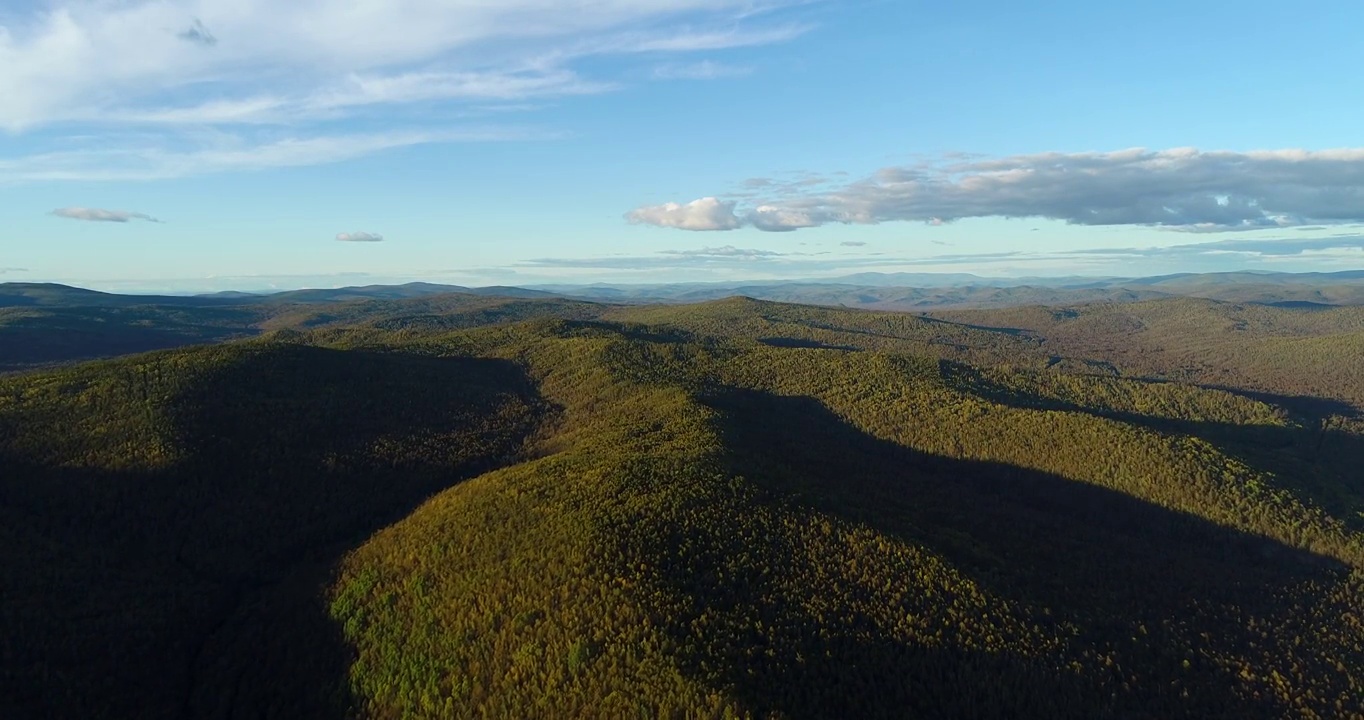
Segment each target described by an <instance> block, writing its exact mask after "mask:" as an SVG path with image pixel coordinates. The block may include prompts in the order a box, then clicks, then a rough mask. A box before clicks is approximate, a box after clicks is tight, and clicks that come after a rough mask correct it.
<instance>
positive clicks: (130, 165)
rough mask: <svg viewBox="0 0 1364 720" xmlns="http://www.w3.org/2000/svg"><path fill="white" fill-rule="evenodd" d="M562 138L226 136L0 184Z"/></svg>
mask: <svg viewBox="0 0 1364 720" xmlns="http://www.w3.org/2000/svg"><path fill="white" fill-rule="evenodd" d="M557 136H558V135H557V134H556V133H548V132H544V131H539V130H534V129H524V128H515V127H507V128H470V129H466V130H441V131H418V130H414V131H408V132H389V133H368V134H349V135H322V136H313V137H290V136H285V137H282V138H279V139H274V140H269V141H258V140H252V139H250V138H248V137H244V136H241V135H237V134H232V133H227V134H216V135H213V136H211V138H209V139H203V140H200V141H199V143H198V145H199V146H198V147H194V148H190V149H185V148H183V147H180V145H181V143H166V144H164V145H140V146H131V147H126V148H119V149H104V150H84V151H63V152H54V153H44V154H38V155H30V156H28V157H21V158H16V159H10V160H7V159H3V158H0V185H5V184H14V183H22V182H33V181H54V180H79V181H119V180H124V181H129V180H160V179H166V178H180V177H190V176H195V175H208V174H212V173H218V172H224V171H245V170H261V169H265V168H279V167H301V166H308V165H325V164H328V163H336V162H342V161H345V160H350V159H353V158H358V157H363V156H365V155H370V154H373V153H376V152H381V151H384V150H392V149H395V148H403V147H412V146H415V145H429V144H434V143H455V142H494V141H507V140H543V139H549V138H554V137H557Z"/></svg>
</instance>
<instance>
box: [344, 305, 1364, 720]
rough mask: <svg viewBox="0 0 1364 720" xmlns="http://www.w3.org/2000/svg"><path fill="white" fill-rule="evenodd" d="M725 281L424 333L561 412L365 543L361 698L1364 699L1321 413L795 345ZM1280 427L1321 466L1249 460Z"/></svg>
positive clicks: (637, 701)
mask: <svg viewBox="0 0 1364 720" xmlns="http://www.w3.org/2000/svg"><path fill="white" fill-rule="evenodd" d="M717 305H718V306H719V307H718V311H717V308H716V307H709V308H702V309H701V310H700V313H701V315H702V316H703V318H702V319H703V320H704V321H705V322H707V323H709V322H711V318H714V317H715V315H714V314H715V313H717V312H718V313H719V317H718V318H716V320H715V324H714V325H713V326H712V325H705V326H702V325H698V320H697V318H696V316H695V315H690V316H688V315H680V316H675V317H671V318H670V317H668V316H667V315H666V313H665V312H664V311H656V313H657V314H655V315H652V316H640V315H633V316H632V319H634V320H647V321H649V323H650V324H649V325H647V326H645V325H623V326H613V325H611V324H609V323H551V324H544V323H542V324H535V325H529V326H523V327H520V328H516V329H497V330H476V331H472V332H470V333H464V334H460V335H454V336H447V337H446V338H444V339H441V340H438V341H429V342H425V343H423V344H421V346H420V348H419V351H420V352H423V353H428V354H440V353H441V352H443V351H444V352H456V353H467V352H479V353H483V354H485V355H487V356H491V357H498V358H504V359H509V360H513V361H515V362H516V363H518V364H521V365H523V366H525V367H526V368H527V369H528V372H529V374H530V375H531V376H532V377H533V378H535V379H536V381H537V382H538V386H539V388H540V392H541V394H542V395H543V397H544V398H545V399H546V400H547V401H549V402H551V403H554V404H555V405H556V406H558V407H559V408H560V412H561V415H560V416H559V420H558V423H557V424H556V425H555V426H553V427H552V428H551V429H549V430H547V431H545V433H544V434H543V435H542V437H541V438H540V440H539V452H540V453H541V454H542V455H543V457H540V458H539V459H536V460H533V461H530V462H527V463H523V464H520V465H517V466H514V467H509V468H505V469H502V470H498V471H496V472H494V473H491V474H487V475H484V476H482V477H480V478H478V479H476V480H474V481H471V482H469V483H465V484H463V485H460V486H457V487H455V488H453V489H451V490H449V491H447V492H445V493H443V494H442V495H441V496H439V497H437V498H436V499H434V500H433V501H431V502H429V503H427V504H426V505H424V506H423V507H422V508H420V509H419V510H418V511H417V512H415V513H414V514H413V515H412V516H410V517H408V518H407V519H405V520H403V521H402V522H399V523H397V524H395V525H394V526H392V527H390V528H389V529H387V530H385V531H383V532H382V533H380V534H378V535H376V536H375V537H374V538H373V539H372V540H371V541H369V542H368V543H366V544H365V545H364V546H362V547H361V548H359V549H358V550H356V551H355V552H353V553H352V554H350V555H349V556H348V557H347V559H346V560H345V562H344V564H343V568H342V570H341V574H340V577H339V579H338V581H337V584H336V589H335V591H334V594H333V601H332V605H331V612H332V615H333V617H334V619H335V621H336V622H337V623H338V624H339V625H340V626H341V627H343V628H344V634H345V637H346V639H347V641H348V642H349V643H350V644H351V645H352V646H353V647H354V648H355V650H356V652H357V660H356V662H355V663H354V664H353V665H352V666H351V668H350V671H349V675H350V680H351V684H352V688H353V690H354V693H355V695H354V698H353V700H354V702H355V703H356V705H355V706H356V708H357V710H359V711H360V712H361V714H365V715H370V716H375V717H390V716H392V717H397V716H403V715H413V716H426V717H445V716H466V717H486V716H517V717H527V716H580V717H601V716H648V717H658V716H664V717H668V716H679V717H681V716H702V717H711V716H713V717H723V716H726V715H727V714H728V715H740V716H742V715H749V714H751V715H753V716H769V715H771V716H783V717H905V716H910V717H914V716H923V717H1001V718H1003V717H1083V718H1092V717H1127V716H1149V717H1228V718H1230V717H1237V718H1246V717H1304V718H1310V717H1321V718H1325V717H1358V716H1361V714H1364V701H1362V700H1361V691H1364V685H1362V684H1361V683H1362V682H1364V678H1362V677H1361V673H1360V671H1359V668H1360V667H1364V628H1362V627H1361V625H1360V621H1359V616H1358V614H1357V608H1358V607H1359V605H1360V602H1361V599H1364V595H1361V592H1364V588H1361V577H1362V576H1361V574H1360V570H1359V568H1360V567H1364V549H1362V546H1361V536H1360V534H1359V532H1358V525H1357V524H1356V523H1355V522H1353V520H1352V518H1353V516H1352V515H1351V513H1357V511H1358V510H1359V509H1360V508H1361V506H1360V504H1359V502H1358V500H1359V498H1358V496H1357V494H1356V493H1355V491H1356V488H1353V487H1351V486H1350V485H1349V484H1348V483H1347V482H1346V481H1345V480H1343V479H1342V478H1341V477H1338V476H1335V475H1332V474H1331V472H1330V470H1329V469H1327V470H1323V471H1322V472H1321V473H1318V472H1317V470H1316V469H1315V468H1314V467H1313V462H1314V461H1313V460H1312V458H1311V457H1310V456H1312V455H1314V454H1315V453H1318V452H1320V449H1321V447H1322V446H1321V445H1314V446H1310V447H1309V446H1308V445H1301V446H1299V445H1296V444H1294V442H1293V439H1294V438H1296V434H1297V433H1300V432H1303V431H1304V426H1303V425H1302V419H1301V418H1297V417H1295V416H1293V415H1292V414H1291V413H1289V412H1287V411H1286V410H1284V409H1283V408H1278V407H1274V406H1271V405H1268V404H1265V403H1263V402H1260V401H1258V400H1254V399H1251V398H1247V397H1244V396H1241V395H1237V394H1234V393H1228V392H1221V391H1208V390H1200V389H1198V388H1195V387H1190V386H1179V385H1160V386H1148V385H1144V384H1141V383H1135V382H1130V381H1119V380H1112V379H1104V378H1070V379H1068V380H1066V381H1065V382H1062V383H1056V382H1054V381H1053V380H1052V379H1050V378H1049V377H1048V376H1047V375H1046V374H1045V373H1040V374H1027V375H1021V374H1018V373H1015V372H1006V371H987V370H976V369H973V368H971V367H969V366H963V365H960V364H957V363H952V362H943V361H940V360H939V359H937V358H924V357H921V356H914V355H906V354H901V353H887V352H865V351H853V350H843V349H828V347H827V346H832V345H835V344H836V343H835V342H834V341H835V340H837V339H838V337H836V336H824V335H821V334H820V332H816V331H810V330H797V329H796V328H795V327H794V326H788V327H785V328H779V329H784V330H787V331H789V332H788V333H787V334H786V335H782V336H780V337H795V338H796V339H801V340H808V341H813V342H815V343H818V344H819V345H822V346H826V347H825V348H823V349H819V348H811V347H777V346H774V345H775V343H772V342H771V339H772V337H777V336H769V335H767V333H768V331H769V328H771V327H772V325H770V323H773V322H782V320H781V319H780V318H778V319H777V320H775V321H774V320H773V318H771V317H768V318H754V317H752V316H751V315H750V314H749V313H750V312H751V309H745V308H744V307H743V306H742V304H741V302H740V301H732V302H730V303H728V304H723V303H722V304H717ZM735 305H740V307H739V309H737V310H736V309H734V306H735ZM690 312H693V313H695V312H696V310H695V309H693V310H691V311H690ZM707 313H710V314H711V315H710V317H705V316H706V314H707ZM742 323H750V324H751V325H750V326H749V327H753V328H758V329H760V331H761V334H760V336H758V337H748V338H743V337H741V336H742V335H745V334H748V333H750V332H751V331H749V330H745V329H744V328H743V327H736V326H739V325H740V324H742ZM796 325H799V326H800V327H806V328H808V327H809V326H808V325H800V324H799V323H796ZM711 327H716V328H721V330H719V331H716V332H715V333H713V334H707V333H706V330H708V329H709V328H711ZM969 330H970V329H969V328H968V329H967V330H964V331H962V332H966V331H969ZM829 332H838V333H848V331H847V330H846V329H843V330H830V331H829ZM754 334H759V333H754ZM887 334H893V333H882V335H887ZM442 348H444V350H442ZM414 350H418V348H414ZM1241 433H1245V435H1244V436H1243V435H1241ZM1266 437H1274V438H1280V439H1284V444H1283V445H1282V446H1281V447H1279V448H1278V452H1281V453H1283V454H1285V455H1284V456H1285V457H1287V456H1288V454H1292V453H1301V457H1302V459H1303V463H1301V464H1303V465H1304V466H1303V467H1301V468H1299V469H1298V471H1297V472H1293V473H1282V472H1277V471H1276V470H1277V469H1279V468H1280V466H1279V465H1277V464H1275V462H1272V461H1265V460H1264V458H1263V457H1261V456H1258V455H1255V454H1254V453H1245V452H1242V450H1243V449H1244V447H1246V446H1249V445H1256V444H1260V443H1261V442H1262V440H1263V439H1264V438H1266ZM1243 441H1244V442H1243ZM1327 441H1329V442H1331V443H1338V446H1336V445H1333V446H1332V448H1333V451H1334V452H1337V453H1341V452H1352V453H1355V455H1354V457H1356V458H1358V457H1359V447H1360V446H1359V444H1358V441H1357V438H1356V437H1355V436H1353V435H1350V434H1348V433H1342V434H1340V436H1339V437H1336V436H1332V437H1331V438H1328V439H1327V440H1324V441H1322V442H1327ZM1295 457H1296V456H1295ZM1332 467H1334V466H1332ZM1309 478H1310V479H1309ZM1326 488H1330V489H1332V490H1333V491H1334V492H1335V493H1336V494H1335V495H1333V496H1331V499H1330V501H1329V502H1327V501H1323V500H1322V499H1321V498H1322V497H1325V496H1327V494H1328V493H1327V490H1326Z"/></svg>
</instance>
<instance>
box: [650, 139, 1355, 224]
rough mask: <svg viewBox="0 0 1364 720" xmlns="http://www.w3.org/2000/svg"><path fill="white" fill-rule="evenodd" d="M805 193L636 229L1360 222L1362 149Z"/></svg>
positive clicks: (1011, 165) (1027, 160)
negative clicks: (967, 221) (977, 221)
mask: <svg viewBox="0 0 1364 720" xmlns="http://www.w3.org/2000/svg"><path fill="white" fill-rule="evenodd" d="M810 182H811V185H812V187H813V189H812V190H811V191H808V192H800V191H799V188H793V187H792V186H791V185H790V184H786V185H774V183H772V181H769V180H765V179H762V180H761V181H754V180H750V181H747V183H746V185H747V187H749V188H753V189H758V190H761V191H763V192H764V193H767V194H770V195H771V197H770V198H769V199H767V200H765V201H763V200H750V201H747V204H746V206H741V205H740V201H739V200H725V199H723V198H714V197H711V198H703V200H701V201H696V202H704V203H705V206H706V207H707V208H709V209H710V212H708V213H707V214H706V222H705V223H693V225H697V226H688V224H682V223H677V222H673V221H672V220H673V219H674V217H675V213H669V212H659V208H689V207H692V206H694V205H695V203H689V204H687V205H678V204H676V203H669V204H667V205H661V206H654V207H652V208H640V209H639V210H636V211H634V212H632V213H629V214H628V216H627V217H629V218H630V219H631V221H632V222H641V223H650V222H652V221H651V218H654V219H657V220H658V222H652V224H656V225H661V226H664V227H674V228H680V229H684V230H733V229H737V228H740V227H744V226H751V227H755V228H757V229H759V230H766V231H773V232H780V231H791V230H797V229H800V228H807V227H815V226H819V225H826V224H830V223H849V224H876V223H882V222H894V221H918V222H925V223H928V224H930V225H941V224H944V223H948V222H952V221H954V220H960V219H963V218H978V217H1006V218H1049V219H1053V220H1061V221H1064V222H1067V223H1070V224H1075V225H1141V226H1150V227H1159V228H1164V229H1169V230H1179V231H1184V232H1226V231H1232V230H1258V229H1264V228H1276V227H1293V226H1299V225H1308V224H1312V225H1338V224H1342V223H1355V222H1360V221H1364V148H1349V149H1339V150H1320V151H1311V150H1297V149H1289V150H1265V151H1253V152H1230V151H1211V152H1202V151H1199V150H1196V149H1192V148H1177V149H1173V150H1162V151H1149V150H1143V149H1133V150H1122V151H1118V152H1107V153H1043V154H1037V155H1018V156H1012V157H1006V158H998V159H989V158H978V157H965V158H961V157H951V158H944V159H942V160H940V161H937V162H925V163H921V164H918V165H912V166H905V167H889V168H884V169H882V170H880V171H878V172H877V173H875V174H874V175H873V176H872V177H869V178H865V179H862V180H859V181H856V182H852V183H847V184H844V185H841V186H838V187H832V188H830V187H818V186H819V185H820V184H821V183H823V182H824V181H823V180H822V179H816V178H811V180H810Z"/></svg>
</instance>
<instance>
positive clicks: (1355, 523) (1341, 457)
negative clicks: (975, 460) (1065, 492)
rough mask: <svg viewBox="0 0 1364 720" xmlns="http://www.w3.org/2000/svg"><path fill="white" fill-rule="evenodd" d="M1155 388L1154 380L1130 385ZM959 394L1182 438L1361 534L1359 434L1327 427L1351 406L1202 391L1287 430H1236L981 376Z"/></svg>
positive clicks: (1363, 489)
mask: <svg viewBox="0 0 1364 720" xmlns="http://www.w3.org/2000/svg"><path fill="white" fill-rule="evenodd" d="M1134 382H1140V383H1143V384H1161V383H1163V382H1165V381H1160V380H1135V381H1134ZM956 387H957V388H958V389H960V390H963V391H966V392H970V393H973V394H975V395H977V396H978V397H981V398H984V399H986V400H990V401H991V402H995V403H999V404H1001V405H1007V406H1010V407H1015V408H1021V409H1040V410H1061V411H1067V412H1080V413H1085V414H1088V415H1093V416H1095V417H1102V418H1108V419H1113V420H1118V421H1121V422H1125V423H1128V424H1132V425H1138V426H1141V427H1145V428H1147V429H1150V430H1155V431H1157V432H1162V433H1173V434H1177V435H1187V436H1190V437H1196V438H1199V439H1202V440H1204V441H1207V442H1208V443H1210V444H1211V445H1213V446H1214V447H1216V448H1217V449H1218V451H1219V452H1221V453H1222V454H1224V455H1226V456H1228V457H1232V458H1235V459H1237V460H1239V461H1241V462H1243V463H1245V464H1246V465H1248V466H1250V467H1252V468H1255V469H1257V470H1260V471H1263V472H1268V473H1271V474H1273V475H1274V478H1275V483H1276V484H1277V485H1278V486H1279V487H1282V488H1283V489H1285V490H1288V491H1290V492H1292V493H1293V494H1294V495H1295V496H1296V497H1298V498H1299V499H1301V500H1303V501H1305V502H1307V503H1310V504H1313V505H1316V506H1318V507H1320V508H1322V509H1323V510H1325V511H1326V512H1328V513H1330V514H1331V516H1332V517H1335V518H1337V519H1339V520H1340V521H1342V522H1343V523H1345V525H1346V527H1348V528H1350V529H1352V530H1356V531H1361V532H1364V475H1361V473H1360V468H1361V467H1364V435H1359V434H1357V433H1353V432H1346V431H1343V430H1342V429H1340V428H1337V427H1332V426H1331V425H1330V423H1331V418H1332V417H1333V416H1339V417H1344V418H1356V417H1358V413H1357V411H1356V410H1355V408H1354V407H1353V406H1352V405H1350V404H1349V403H1346V402H1342V401H1339V400H1333V399H1330V398H1320V397H1311V396H1293V395H1278V394H1273V393H1266V392H1257V391H1251V390H1243V389H1240V388H1233V387H1223V386H1207V387H1208V388H1209V389H1213V390H1221V391H1224V392H1228V393H1231V394H1233V395H1239V396H1241V397H1245V398H1248V399H1251V400H1255V401H1257V402H1262V403H1265V404H1268V405H1271V406H1274V407H1278V408H1282V409H1283V410H1285V411H1287V412H1288V414H1289V416H1290V418H1291V419H1292V420H1293V422H1294V423H1295V424H1294V425H1291V426H1276V425H1237V424H1233V423H1219V422H1203V421H1193V420H1181V419H1177V418H1164V417H1154V416H1149V415H1141V414H1138V413H1132V412H1117V411H1104V410H1097V409H1094V408H1088V407H1084V406H1081V405H1077V404H1074V403H1070V402H1066V401H1063V400H1059V399H1054V398H1039V397H1036V396H1033V395H1028V394H1024V393H1019V392H1016V391H1014V390H1012V389H1010V388H1007V387H1004V386H1001V385H998V384H995V383H993V382H990V381H989V380H986V379H984V378H981V377H972V378H970V379H968V380H967V381H966V382H964V383H957V384H956Z"/></svg>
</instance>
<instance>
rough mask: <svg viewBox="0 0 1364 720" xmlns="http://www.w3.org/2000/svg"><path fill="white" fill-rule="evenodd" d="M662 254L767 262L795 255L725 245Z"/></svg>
mask: <svg viewBox="0 0 1364 720" xmlns="http://www.w3.org/2000/svg"><path fill="white" fill-rule="evenodd" d="M660 254H661V255H671V256H673V257H683V258H695V259H717V258H718V259H725V260H765V259H768V258H775V257H785V256H788V255H792V254H793V253H783V252H777V251H776V250H758V249H756V248H739V247H734V246H733V245H725V246H724V247H705V248H696V249H692V250H664V251H662V252H661V253H660Z"/></svg>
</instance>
